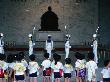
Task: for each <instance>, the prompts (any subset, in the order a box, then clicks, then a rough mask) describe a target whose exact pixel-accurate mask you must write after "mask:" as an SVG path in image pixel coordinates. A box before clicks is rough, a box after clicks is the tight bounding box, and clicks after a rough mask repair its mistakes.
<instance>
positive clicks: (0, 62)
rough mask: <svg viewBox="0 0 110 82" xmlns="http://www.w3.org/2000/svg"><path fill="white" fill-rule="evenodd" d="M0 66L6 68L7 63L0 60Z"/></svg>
mask: <svg viewBox="0 0 110 82" xmlns="http://www.w3.org/2000/svg"><path fill="white" fill-rule="evenodd" d="M0 68H2V69H3V70H6V69H8V63H6V62H5V61H1V60H0Z"/></svg>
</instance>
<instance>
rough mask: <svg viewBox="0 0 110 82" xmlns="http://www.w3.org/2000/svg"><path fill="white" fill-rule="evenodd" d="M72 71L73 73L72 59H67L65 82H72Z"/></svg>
mask: <svg viewBox="0 0 110 82" xmlns="http://www.w3.org/2000/svg"><path fill="white" fill-rule="evenodd" d="M72 71H73V66H72V65H71V59H70V58H66V59H65V65H64V78H65V82H70V79H71V73H72Z"/></svg>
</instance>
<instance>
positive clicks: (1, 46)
mask: <svg viewBox="0 0 110 82" xmlns="http://www.w3.org/2000/svg"><path fill="white" fill-rule="evenodd" d="M0 53H1V54H4V41H3V33H0Z"/></svg>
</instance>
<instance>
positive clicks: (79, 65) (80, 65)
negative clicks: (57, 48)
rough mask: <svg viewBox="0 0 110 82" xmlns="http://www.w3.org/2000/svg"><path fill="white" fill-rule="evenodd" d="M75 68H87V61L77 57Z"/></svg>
mask: <svg viewBox="0 0 110 82" xmlns="http://www.w3.org/2000/svg"><path fill="white" fill-rule="evenodd" d="M75 68H79V69H83V68H86V61H85V60H79V59H77V61H76V62H75Z"/></svg>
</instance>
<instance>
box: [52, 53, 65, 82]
mask: <svg viewBox="0 0 110 82" xmlns="http://www.w3.org/2000/svg"><path fill="white" fill-rule="evenodd" d="M60 60H61V56H60V55H56V57H55V63H54V65H53V66H54V67H53V72H54V79H55V82H60V78H61V77H62V73H63V64H62V63H61V62H60Z"/></svg>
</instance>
